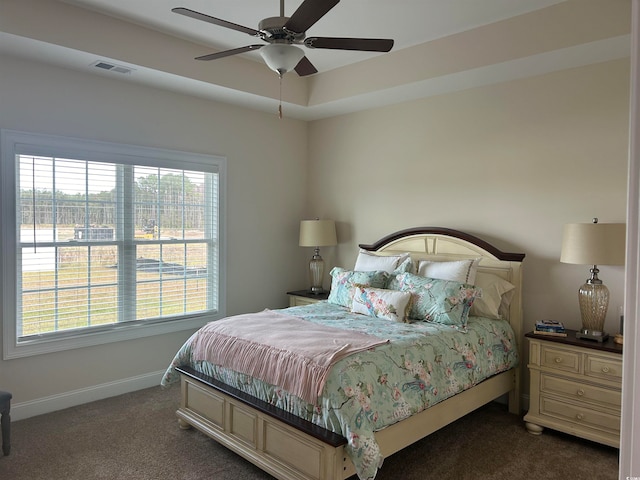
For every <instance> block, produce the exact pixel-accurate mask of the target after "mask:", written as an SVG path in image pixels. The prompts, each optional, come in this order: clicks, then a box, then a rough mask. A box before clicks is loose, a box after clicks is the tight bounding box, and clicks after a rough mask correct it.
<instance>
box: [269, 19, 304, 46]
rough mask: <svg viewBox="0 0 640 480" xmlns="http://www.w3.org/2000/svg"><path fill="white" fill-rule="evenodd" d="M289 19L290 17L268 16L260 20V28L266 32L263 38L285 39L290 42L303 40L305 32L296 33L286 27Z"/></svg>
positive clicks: (270, 39) (271, 39)
mask: <svg viewBox="0 0 640 480" xmlns="http://www.w3.org/2000/svg"><path fill="white" fill-rule="evenodd" d="M288 20H289V17H268V18H264V19H262V20H260V23H258V30H260V31H261V32H264V33H265V36H264V38H263V40H265V41H267V42H271V41H278V40H280V41H282V40H284V41H286V42H288V43H294V42H295V43H298V42H302V40H304V36H305V33H304V32H302V33H296V32H291V31H289V30H287V29H286V28H284V26H285V24H286V23H287V21H288Z"/></svg>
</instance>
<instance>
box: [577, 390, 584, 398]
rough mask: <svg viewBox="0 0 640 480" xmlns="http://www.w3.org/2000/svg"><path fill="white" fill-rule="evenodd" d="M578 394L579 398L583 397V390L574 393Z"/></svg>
mask: <svg viewBox="0 0 640 480" xmlns="http://www.w3.org/2000/svg"><path fill="white" fill-rule="evenodd" d="M576 393H577V394H578V396H579V397H583V396H584V390H583V389H581V388H580V389H578V391H577V392H576Z"/></svg>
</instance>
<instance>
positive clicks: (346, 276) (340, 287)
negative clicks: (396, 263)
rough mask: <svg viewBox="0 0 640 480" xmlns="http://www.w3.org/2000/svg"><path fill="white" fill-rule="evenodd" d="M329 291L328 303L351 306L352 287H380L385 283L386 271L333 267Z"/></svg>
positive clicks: (387, 275)
mask: <svg viewBox="0 0 640 480" xmlns="http://www.w3.org/2000/svg"><path fill="white" fill-rule="evenodd" d="M330 274H331V291H330V292H329V298H328V299H327V301H328V302H329V303H335V304H336V305H342V306H343V307H347V308H351V304H352V303H353V289H354V287H355V285H362V286H365V287H375V288H382V287H384V285H385V284H386V283H387V279H388V278H389V274H388V273H387V272H383V271H378V272H352V271H349V270H345V269H344V268H340V267H334V268H333V269H332V270H331V272H330Z"/></svg>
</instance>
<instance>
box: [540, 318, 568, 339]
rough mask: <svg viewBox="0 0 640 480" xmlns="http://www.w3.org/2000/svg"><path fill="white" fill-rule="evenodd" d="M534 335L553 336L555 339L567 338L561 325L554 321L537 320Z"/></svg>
mask: <svg viewBox="0 0 640 480" xmlns="http://www.w3.org/2000/svg"><path fill="white" fill-rule="evenodd" d="M534 333H537V334H539V335H554V336H556V337H566V336H567V332H566V331H565V329H564V325H563V323H562V322H557V321H555V320H538V321H537V322H536V329H535V330H534Z"/></svg>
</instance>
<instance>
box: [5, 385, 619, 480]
mask: <svg viewBox="0 0 640 480" xmlns="http://www.w3.org/2000/svg"><path fill="white" fill-rule="evenodd" d="M178 402H179V389H178V388H175V387H173V388H171V389H169V390H163V389H161V388H160V387H158V388H151V389H146V390H141V391H138V392H134V393H129V394H126V395H121V396H118V397H114V398H110V399H106V400H100V401H97V402H93V403H89V404H86V405H81V406H79V407H74V408H69V409H66V410H62V411H60V412H54V413H51V414H47V415H41V416H38V417H33V418H29V419H26V420H21V421H17V422H13V423H12V450H11V455H10V456H8V457H0V479H2V480H5V479H6V480H10V479H11V480H58V479H60V480H62V479H64V480H91V479H108V480H120V479H122V480H124V479H154V480H165V479H166V480H179V479H181V480H204V479H207V480H209V479H213V480H232V479H233V480H237V479H242V480H264V479H272V477H271V476H269V475H267V474H265V473H263V472H261V471H260V470H259V469H258V468H256V467H254V466H253V465H251V464H250V463H248V462H246V461H244V460H243V459H241V458H240V457H238V456H237V455H235V454H234V453H232V452H231V451H229V450H227V449H226V448H224V447H221V446H219V445H218V444H216V443H215V442H214V441H213V440H210V439H209V438H208V437H206V436H205V435H203V434H201V433H199V432H197V431H196V430H180V429H179V428H178V424H177V420H176V417H175V410H176V408H177V406H178ZM510 452H512V453H510ZM617 471H618V450H617V449H614V448H610V447H606V446H602V445H599V444H596V443H592V442H588V441H584V440H580V439H576V438H574V437H572V436H569V435H564V434H561V433H557V432H552V431H549V430H545V432H544V434H543V435H542V436H533V435H531V434H529V433H527V431H526V430H525V428H524V424H523V422H522V419H521V418H519V417H516V416H515V415H510V414H509V413H508V412H507V411H506V407H504V406H503V405H499V404H495V403H494V404H490V405H487V406H485V407H483V408H481V409H479V410H476V411H475V412H473V413H471V414H470V415H467V416H466V417H464V418H462V419H460V420H458V421H457V422H455V423H453V424H451V425H449V426H447V427H445V428H444V429H442V430H440V431H439V432H436V433H435V434H433V435H431V436H429V437H428V438H425V439H423V440H421V441H420V442H418V443H416V444H414V445H412V446H410V447H408V448H406V449H405V450H403V451H402V452H399V453H397V454H395V455H393V456H391V457H390V458H388V459H386V460H385V463H384V465H383V467H382V470H380V473H379V474H378V476H377V477H376V479H377V480H391V479H393V480H398V479H401V480H414V479H415V480H418V479H420V480H424V479H438V480H448V479H456V480H466V479H468V480H478V479H489V480H503V479H504V480H507V479H509V480H512V479H549V480H565V479H569V478H580V479H602V480H609V479H610V480H617V478H618V473H617ZM354 479H355V477H354Z"/></svg>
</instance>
